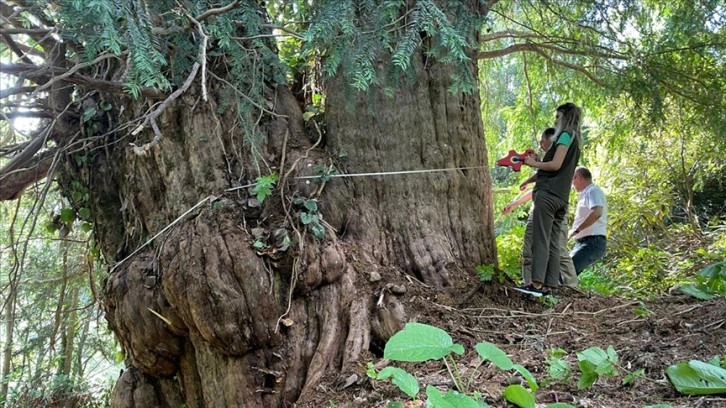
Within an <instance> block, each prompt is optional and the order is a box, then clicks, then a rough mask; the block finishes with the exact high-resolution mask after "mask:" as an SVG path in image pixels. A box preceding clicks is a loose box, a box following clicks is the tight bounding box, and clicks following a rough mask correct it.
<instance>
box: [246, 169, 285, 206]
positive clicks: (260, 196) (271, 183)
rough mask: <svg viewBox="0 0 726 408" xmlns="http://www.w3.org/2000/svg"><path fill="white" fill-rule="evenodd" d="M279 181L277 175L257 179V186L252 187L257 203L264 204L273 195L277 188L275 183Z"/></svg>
mask: <svg viewBox="0 0 726 408" xmlns="http://www.w3.org/2000/svg"><path fill="white" fill-rule="evenodd" d="M278 180H279V177H278V176H277V174H276V173H272V174H268V175H267V176H260V177H257V180H256V183H255V186H254V187H252V190H251V193H252V195H254V196H255V198H257V201H259V202H260V203H263V202H264V201H265V199H266V198H267V197H269V196H270V195H271V194H272V189H273V187H275V183H277V181H278Z"/></svg>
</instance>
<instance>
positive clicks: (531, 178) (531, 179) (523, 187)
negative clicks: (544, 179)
mask: <svg viewBox="0 0 726 408" xmlns="http://www.w3.org/2000/svg"><path fill="white" fill-rule="evenodd" d="M536 181H537V172H534V174H532V175H531V176H529V177H527V178H526V179H525V180H524V181H523V182H522V184H520V185H519V191H524V190H526V189H527V185H529V184H532V183H534V182H536Z"/></svg>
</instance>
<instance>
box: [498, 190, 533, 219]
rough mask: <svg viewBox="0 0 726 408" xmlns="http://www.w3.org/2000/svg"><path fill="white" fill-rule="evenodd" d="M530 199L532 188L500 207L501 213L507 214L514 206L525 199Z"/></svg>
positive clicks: (520, 203) (524, 201) (517, 205)
mask: <svg viewBox="0 0 726 408" xmlns="http://www.w3.org/2000/svg"><path fill="white" fill-rule="evenodd" d="M531 199H532V190H530V191H527V192H526V193H524V194H520V195H519V196H517V197H516V198H515V199H514V200H512V201H511V202H510V203H509V204H507V205H505V206H504V208H503V209H502V214H505V215H506V214H509V213H510V212H512V211H513V210H514V209H515V208H517V207H519V206H520V205H522V204H524V203H526V202H527V201H529V200H531Z"/></svg>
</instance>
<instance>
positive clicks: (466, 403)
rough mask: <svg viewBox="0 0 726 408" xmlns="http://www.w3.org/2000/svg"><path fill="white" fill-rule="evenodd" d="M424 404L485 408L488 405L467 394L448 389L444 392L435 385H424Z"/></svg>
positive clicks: (433, 407)
mask: <svg viewBox="0 0 726 408" xmlns="http://www.w3.org/2000/svg"><path fill="white" fill-rule="evenodd" d="M426 398H427V400H426V406H427V407H431V408H482V407H483V408H486V407H488V406H489V405H487V404H480V403H479V402H476V401H475V400H474V399H473V398H471V397H469V396H468V395H465V394H461V393H459V392H457V391H454V390H449V391H447V392H446V393H445V394H442V393H441V391H439V390H438V388H436V387H432V386H430V385H427V386H426Z"/></svg>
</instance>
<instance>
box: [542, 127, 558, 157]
mask: <svg viewBox="0 0 726 408" xmlns="http://www.w3.org/2000/svg"><path fill="white" fill-rule="evenodd" d="M554 137H555V128H547V129H545V130H544V132H542V134H541V135H540V137H539V148H540V149H542V151H545V152H546V151H547V150H549V149H550V147H552V139H554Z"/></svg>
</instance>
